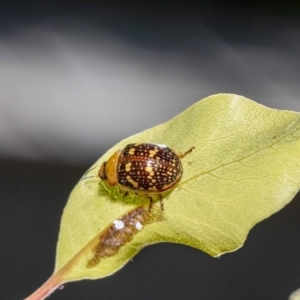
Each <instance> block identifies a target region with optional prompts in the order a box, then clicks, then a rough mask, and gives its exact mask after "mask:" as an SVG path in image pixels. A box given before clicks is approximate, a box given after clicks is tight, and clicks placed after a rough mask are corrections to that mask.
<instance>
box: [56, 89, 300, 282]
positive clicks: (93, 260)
mask: <svg viewBox="0 0 300 300" xmlns="http://www.w3.org/2000/svg"><path fill="white" fill-rule="evenodd" d="M299 120H300V115H299V114H298V113H296V112H290V111H280V110H275V109H270V108H267V107H264V106H262V105H259V104H257V103H255V102H253V101H250V100H248V99H246V98H244V97H241V96H237V95H226V94H220V95H215V96H211V97H208V98H206V99H204V100H202V101H199V102H198V103H196V104H194V105H193V106H191V107H190V108H189V109H187V110H186V111H184V112H183V113H181V114H179V115H178V116H176V117H175V118H173V119H172V120H170V121H168V122H166V123H164V124H162V125H159V126H156V127H154V128H151V129H149V130H146V131H144V132H142V133H140V134H137V135H135V136H131V137H129V138H127V139H125V140H123V141H121V142H120V143H118V144H117V145H116V146H114V147H113V148H112V149H110V150H109V151H108V152H107V153H106V154H105V155H103V157H101V158H100V159H99V160H98V161H97V162H96V163H95V164H94V165H93V167H96V168H95V169H93V170H91V171H90V172H89V176H93V175H94V176H97V172H98V170H99V167H100V165H101V164H102V162H104V161H106V160H107V159H108V158H109V157H110V156H111V155H112V154H113V153H114V152H115V151H116V150H118V149H122V148H124V146H126V145H127V144H129V143H135V142H137V143H141V142H154V143H159V144H166V145H168V146H169V147H170V148H172V149H176V150H179V151H182V152H184V151H186V150H188V149H190V148H191V147H195V150H194V151H193V152H192V153H191V154H189V155H187V156H186V157H184V158H183V159H182V163H183V169H184V172H183V177H182V179H181V181H180V183H179V184H178V185H177V186H176V187H175V189H174V190H173V191H172V192H171V193H170V194H169V195H168V196H167V197H165V198H164V205H165V211H163V212H162V211H161V210H160V206H159V202H156V203H155V205H154V208H153V209H152V210H151V212H150V213H148V205H149V201H148V200H147V199H143V198H139V197H136V196H134V195H130V196H128V197H123V195H122V194H120V192H119V191H118V189H117V188H111V187H109V186H108V185H106V184H105V183H103V182H101V184H100V185H99V182H100V180H99V178H97V177H95V178H89V179H86V180H82V181H79V182H78V184H77V185H76V187H75V188H74V190H73V192H72V194H71V196H70V198H69V201H68V203H67V206H66V207H65V210H64V213H63V217H62V221H61V229H60V234H59V241H58V246H57V258H56V267H55V273H59V272H61V274H63V276H62V278H63V281H64V282H66V281H71V280H80V279H83V278H101V277H104V276H107V275H110V274H112V273H114V272H116V271H117V270H118V269H120V268H121V267H122V266H123V265H125V264H126V263H127V262H128V261H129V260H130V259H131V258H132V257H133V256H134V255H135V254H136V253H137V252H139V251H140V250H141V249H142V248H143V247H145V246H147V245H149V244H154V243H159V242H174V243H181V244H185V245H188V246H191V247H195V248H198V249H200V250H202V251H204V252H206V253H208V254H210V255H212V256H219V255H221V254H223V253H226V252H230V251H233V250H236V249H238V248H239V247H241V246H242V245H243V243H244V241H245V239H246V237H247V234H248V232H249V230H250V229H251V228H252V227H253V226H254V225H255V224H256V223H258V222H259V221H261V220H263V219H265V218H267V217H268V216H270V215H271V214H273V213H275V212H276V211H278V210H280V209H281V208H282V207H283V206H284V205H286V204H287V203H288V202H289V201H290V200H291V199H292V198H293V196H294V195H295V194H296V193H297V191H298V189H299V185H300V121H299ZM117 220H119V221H121V223H120V224H121V225H122V224H123V225H124V224H125V229H127V232H125V231H124V230H125V229H124V228H123V229H121V228H120V229H119V231H118V229H117V227H118V224H117V223H116V222H115V221H117ZM138 221H139V223H138V224H139V226H136V224H137V222H138ZM114 222H115V223H114ZM122 222H123V223H122ZM121 227H122V226H121ZM137 227H138V228H137ZM117 231H118V232H117ZM120 240H121V241H123V242H122V243H121V244H120ZM118 243H119V245H118ZM105 245H106V246H105Z"/></svg>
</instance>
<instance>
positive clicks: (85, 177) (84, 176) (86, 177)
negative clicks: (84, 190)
mask: <svg viewBox="0 0 300 300" xmlns="http://www.w3.org/2000/svg"><path fill="white" fill-rule="evenodd" d="M94 169H96V167H94V168H91V169H89V170H87V171H86V172H85V173H84V175H83V177H82V178H81V179H80V181H81V180H84V179H88V178H93V177H96V176H86V175H87V174H88V173H89V172H90V171H92V170H94Z"/></svg>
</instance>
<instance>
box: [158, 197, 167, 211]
mask: <svg viewBox="0 0 300 300" xmlns="http://www.w3.org/2000/svg"><path fill="white" fill-rule="evenodd" d="M158 197H159V202H160V209H161V210H165V208H164V201H163V197H162V195H160V194H159V195H158Z"/></svg>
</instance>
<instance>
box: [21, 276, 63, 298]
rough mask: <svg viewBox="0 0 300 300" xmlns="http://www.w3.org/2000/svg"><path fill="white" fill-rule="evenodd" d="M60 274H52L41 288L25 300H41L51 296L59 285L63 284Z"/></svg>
mask: <svg viewBox="0 0 300 300" xmlns="http://www.w3.org/2000/svg"><path fill="white" fill-rule="evenodd" d="M62 275H63V274H62V273H61V272H58V273H56V274H53V275H52V276H51V277H50V278H49V279H48V280H47V281H46V282H45V283H44V284H43V285H42V286H41V287H39V288H38V289H37V290H36V291H35V292H33V293H32V294H31V295H30V296H28V297H27V298H25V300H43V299H45V298H46V297H48V296H49V295H50V294H52V293H53V292H54V291H55V290H56V289H57V288H58V287H59V286H60V285H62V284H63V278H62Z"/></svg>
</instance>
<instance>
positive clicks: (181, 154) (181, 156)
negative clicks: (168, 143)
mask: <svg viewBox="0 0 300 300" xmlns="http://www.w3.org/2000/svg"><path fill="white" fill-rule="evenodd" d="M194 149H195V147H192V148H191V149H189V150H188V151H186V152H184V153H182V152H180V151H177V150H173V151H174V153H175V154H176V155H177V156H178V157H180V158H183V157H185V156H186V155H187V154H190V153H191V152H192V151H193V150H194Z"/></svg>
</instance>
